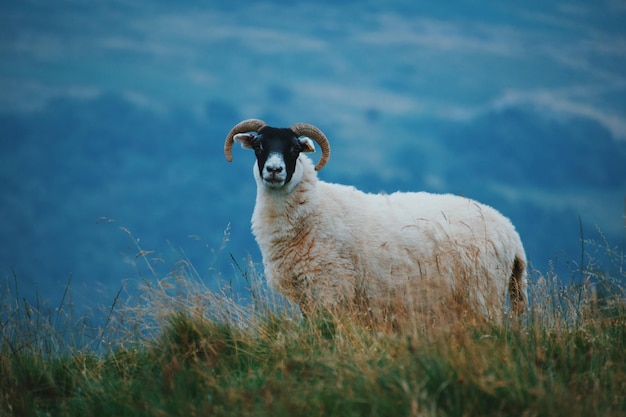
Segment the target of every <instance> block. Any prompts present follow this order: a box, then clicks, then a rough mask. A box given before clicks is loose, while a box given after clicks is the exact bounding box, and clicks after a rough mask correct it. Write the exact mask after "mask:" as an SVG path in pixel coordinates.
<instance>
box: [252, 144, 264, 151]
mask: <svg viewBox="0 0 626 417" xmlns="http://www.w3.org/2000/svg"><path fill="white" fill-rule="evenodd" d="M252 148H253V149H254V152H257V153H258V152H262V151H263V145H262V144H261V142H255V143H253V144H252Z"/></svg>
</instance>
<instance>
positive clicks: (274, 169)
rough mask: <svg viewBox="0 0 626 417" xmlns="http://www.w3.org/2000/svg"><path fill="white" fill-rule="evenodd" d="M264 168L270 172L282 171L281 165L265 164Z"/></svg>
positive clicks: (277, 172)
mask: <svg viewBox="0 0 626 417" xmlns="http://www.w3.org/2000/svg"><path fill="white" fill-rule="evenodd" d="M265 169H267V172H269V173H270V174H279V173H281V172H283V167H281V166H266V167H265Z"/></svg>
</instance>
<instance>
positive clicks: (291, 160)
mask: <svg viewBox="0 0 626 417" xmlns="http://www.w3.org/2000/svg"><path fill="white" fill-rule="evenodd" d="M251 145H252V148H253V149H254V153H255V154H256V158H257V165H258V167H259V174H260V175H261V178H263V181H264V183H265V185H267V186H269V187H272V188H279V187H282V186H283V185H285V184H287V183H288V182H289V181H291V177H292V176H293V172H294V170H295V169H296V161H297V159H298V156H299V155H300V152H302V145H301V143H300V141H299V140H298V138H297V137H296V135H295V133H294V132H293V131H292V130H291V129H288V128H274V127H269V126H265V127H264V128H262V129H261V130H260V131H259V135H258V136H257V137H256V138H255V139H254V140H253V141H252V143H251Z"/></svg>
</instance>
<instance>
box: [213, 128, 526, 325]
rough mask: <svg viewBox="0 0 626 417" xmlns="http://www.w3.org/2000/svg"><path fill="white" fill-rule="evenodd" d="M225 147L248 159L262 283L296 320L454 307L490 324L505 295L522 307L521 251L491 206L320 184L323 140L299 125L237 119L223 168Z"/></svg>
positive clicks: (326, 150) (325, 150)
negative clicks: (326, 313)
mask: <svg viewBox="0 0 626 417" xmlns="http://www.w3.org/2000/svg"><path fill="white" fill-rule="evenodd" d="M312 140H313V141H315V142H316V143H317V144H318V145H319V146H320V148H321V151H322V156H321V158H320V160H319V162H318V163H317V164H316V165H315V166H314V165H313V162H312V160H311V159H310V158H309V157H307V156H306V155H304V154H305V153H311V152H314V151H315V145H314V143H313V141H312ZM234 142H239V143H241V145H242V146H243V148H246V149H252V150H254V152H255V154H256V164H255V165H254V166H253V175H254V178H255V180H256V183H257V194H256V203H255V207H254V212H253V215H252V232H253V234H254V236H255V238H256V241H257V243H258V245H259V248H260V250H261V254H262V257H263V267H264V271H265V276H266V279H267V282H268V285H269V286H270V287H272V288H274V289H275V290H277V291H278V292H279V293H282V294H283V295H285V296H286V297H287V298H288V299H289V300H291V301H292V302H294V303H296V304H298V305H299V306H300V309H301V311H302V313H303V314H304V315H305V316H306V315H307V314H311V313H314V312H316V311H319V310H318V309H320V308H325V309H339V310H345V311H347V310H352V311H355V312H357V313H359V314H361V315H365V316H368V317H371V318H373V319H374V320H388V319H389V317H390V314H396V313H397V312H398V311H404V312H405V314H409V315H411V314H414V313H415V312H418V311H429V312H432V311H435V309H436V308H437V306H438V307H439V310H440V311H445V310H455V309H456V308H457V307H458V306H461V309H460V310H459V311H466V312H470V313H472V314H473V313H478V314H477V315H478V316H483V317H485V318H487V319H491V318H493V319H495V320H500V319H501V318H502V317H503V314H504V312H505V311H506V307H505V305H506V299H507V291H508V294H509V299H510V307H511V310H513V312H515V313H517V314H521V313H522V312H523V311H524V309H525V305H526V303H527V280H526V255H525V253H524V248H523V246H522V242H521V240H520V237H519V235H518V233H517V232H516V230H515V228H514V226H513V225H512V224H511V222H510V221H509V219H507V218H506V217H504V216H503V215H502V214H500V213H499V212H498V211H496V210H495V209H493V208H491V207H489V206H487V205H484V204H481V203H478V202H476V201H473V200H471V199H468V198H465V197H460V196H455V195H451V194H431V193H427V192H408V193H404V192H395V193H393V194H368V193H364V192H362V191H359V190H357V189H356V188H354V187H352V186H348V185H342V184H333V183H328V182H324V181H322V180H320V179H318V176H317V171H319V170H320V169H321V168H322V167H324V165H325V164H326V163H327V162H328V160H329V158H330V145H329V142H328V139H327V138H326V136H325V135H324V134H323V133H322V132H321V131H320V130H319V129H318V128H317V127H315V126H312V125H309V124H304V123H299V124H296V125H293V126H291V127H290V128H274V127H270V126H268V125H267V124H266V123H265V122H264V121H262V120H259V119H248V120H244V121H242V122H240V123H238V124H237V125H236V126H234V127H233V128H232V129H231V131H230V132H229V133H228V135H227V137H226V141H225V143H224V154H225V156H226V160H227V161H229V162H230V161H232V146H233V143H234ZM390 312H391V313H390ZM473 315H474V316H475V315H476V314H473Z"/></svg>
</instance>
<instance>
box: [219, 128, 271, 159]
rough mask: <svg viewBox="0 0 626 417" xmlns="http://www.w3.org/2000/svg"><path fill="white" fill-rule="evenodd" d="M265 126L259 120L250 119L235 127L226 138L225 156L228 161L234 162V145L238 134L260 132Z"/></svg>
mask: <svg viewBox="0 0 626 417" xmlns="http://www.w3.org/2000/svg"><path fill="white" fill-rule="evenodd" d="M263 126H265V122H264V121H263V120H259V119H248V120H244V121H242V122H239V123H237V124H236V125H235V127H233V128H232V129H231V130H230V132H228V136H226V142H224V156H226V160H227V161H228V162H231V161H232V160H233V152H232V150H233V143H234V142H235V139H234V137H235V135H236V134H238V133H246V132H258V131H259V130H261V128H263Z"/></svg>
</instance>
